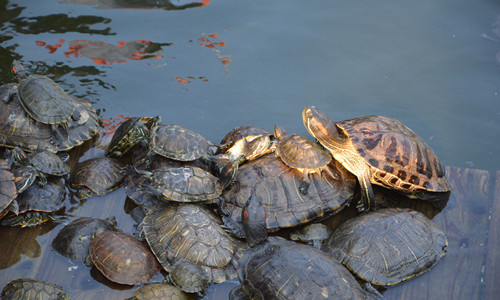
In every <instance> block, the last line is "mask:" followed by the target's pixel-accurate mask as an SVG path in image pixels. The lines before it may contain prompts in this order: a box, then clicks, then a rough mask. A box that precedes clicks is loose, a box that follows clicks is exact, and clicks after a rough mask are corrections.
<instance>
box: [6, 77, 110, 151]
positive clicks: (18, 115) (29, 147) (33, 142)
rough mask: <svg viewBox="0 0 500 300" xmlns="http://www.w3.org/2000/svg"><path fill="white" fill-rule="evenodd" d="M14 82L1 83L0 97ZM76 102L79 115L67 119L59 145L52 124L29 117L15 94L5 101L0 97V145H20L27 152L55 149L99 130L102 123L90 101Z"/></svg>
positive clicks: (76, 144) (68, 147)
mask: <svg viewBox="0 0 500 300" xmlns="http://www.w3.org/2000/svg"><path fill="white" fill-rule="evenodd" d="M15 86H16V85H15V84H13V83H10V84H6V85H3V86H0V98H5V97H8V95H9V91H11V90H12V89H15ZM75 103H76V104H75V105H76V106H78V110H79V111H80V118H79V119H78V120H77V121H75V120H73V119H70V120H69V121H68V138H67V139H64V140H62V141H60V144H59V145H54V144H53V143H52V142H51V141H52V138H53V132H52V129H51V125H48V124H43V123H40V122H38V121H36V120H34V119H33V118H31V117H30V116H29V115H28V113H27V112H26V111H25V110H24V108H23V106H22V105H21V103H20V101H19V98H18V96H17V94H15V95H14V96H12V100H10V101H8V102H7V103H6V102H5V101H0V145H1V146H6V147H10V148H13V147H15V146H19V147H20V148H21V149H23V150H25V151H30V152H31V151H43V150H47V151H50V152H58V151H66V150H69V149H71V148H73V147H75V146H78V145H80V144H82V143H83V142H84V141H86V140H88V139H90V138H91V137H92V136H94V135H95V134H96V133H97V132H98V131H99V128H100V124H101V123H100V120H99V118H98V117H97V114H96V113H95V111H94V109H92V106H91V105H90V104H89V103H86V102H83V101H76V100H75Z"/></svg>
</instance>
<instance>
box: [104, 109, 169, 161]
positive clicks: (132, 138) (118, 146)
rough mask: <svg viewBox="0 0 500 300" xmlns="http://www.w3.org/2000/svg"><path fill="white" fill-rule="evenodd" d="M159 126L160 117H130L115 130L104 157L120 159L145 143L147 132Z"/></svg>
mask: <svg viewBox="0 0 500 300" xmlns="http://www.w3.org/2000/svg"><path fill="white" fill-rule="evenodd" d="M160 124H161V117H160V116H157V117H154V118H153V117H132V118H130V119H128V120H127V121H125V122H123V123H122V124H121V125H120V126H119V127H118V128H117V129H116V132H115V134H114V135H113V138H112V139H111V142H110V143H109V145H108V147H107V148H106V155H110V156H116V157H121V156H122V155H123V154H125V153H126V152H128V151H129V150H130V149H131V148H132V147H133V146H135V145H137V144H138V143H140V142H141V141H147V139H148V136H149V130H150V129H151V128H153V127H154V126H158V125H160Z"/></svg>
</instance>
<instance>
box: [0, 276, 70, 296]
mask: <svg viewBox="0 0 500 300" xmlns="http://www.w3.org/2000/svg"><path fill="white" fill-rule="evenodd" d="M1 298H2V299H3V300H20V299H22V300H40V299H44V300H69V299H70V297H69V296H68V295H67V294H66V293H64V291H63V288H62V287H60V286H58V285H55V284H52V283H48V282H45V281H41V280H34V279H25V278H20V279H15V280H12V281H11V282H9V283H8V284H7V285H6V286H5V287H4V288H3V290H2V297H1Z"/></svg>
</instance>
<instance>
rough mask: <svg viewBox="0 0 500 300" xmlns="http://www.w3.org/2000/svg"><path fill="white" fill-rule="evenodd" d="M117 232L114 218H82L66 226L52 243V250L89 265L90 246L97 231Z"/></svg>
mask: <svg viewBox="0 0 500 300" xmlns="http://www.w3.org/2000/svg"><path fill="white" fill-rule="evenodd" d="M104 230H116V220H115V218H114V217H112V218H108V219H104V220H103V219H94V218H87V217H81V218H78V219H76V220H73V221H72V222H71V223H69V224H68V225H66V226H64V227H63V228H62V229H61V230H60V231H59V232H58V233H57V236H56V237H55V238H54V240H53V241H52V248H53V249H54V250H56V251H57V252H59V253H60V254H62V255H64V256H66V257H68V258H70V259H73V260H77V261H83V262H86V264H89V261H88V259H89V257H88V256H89V245H90V241H91V240H92V237H93V235H94V234H95V233H96V232H97V231H104Z"/></svg>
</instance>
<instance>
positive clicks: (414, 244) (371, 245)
mask: <svg viewBox="0 0 500 300" xmlns="http://www.w3.org/2000/svg"><path fill="white" fill-rule="evenodd" d="M446 246H447V240H446V237H445V235H444V233H443V232H442V231H441V230H440V229H439V228H438V227H437V226H436V225H435V224H434V223H433V222H432V221H431V220H430V219H428V218H427V217H426V216H424V215H423V214H422V213H420V212H417V211H413V210H411V209H401V208H385V209H380V210H377V211H373V212H369V213H366V214H363V215H360V216H358V217H356V218H353V219H349V220H347V221H346V222H344V223H342V224H341V225H340V226H339V227H338V228H337V229H336V230H335V232H334V233H333V235H332V236H331V237H330V238H329V239H328V241H327V242H326V243H325V244H324V245H323V247H322V249H323V250H324V251H326V252H328V253H331V254H332V255H333V256H334V257H335V258H336V259H338V260H339V261H340V262H342V263H343V264H344V265H345V266H347V267H348V268H349V269H350V270H352V271H353V272H354V273H355V274H356V275H358V276H359V277H361V278H362V279H363V280H366V281H368V282H370V283H372V284H376V285H382V286H389V285H394V284H397V283H399V282H401V281H404V280H407V279H410V278H412V277H414V276H416V275H419V274H421V273H423V272H425V271H426V270H428V269H429V268H430V267H431V266H433V265H434V264H435V263H436V262H437V261H439V259H440V258H441V257H443V256H444V254H445V248H446Z"/></svg>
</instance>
